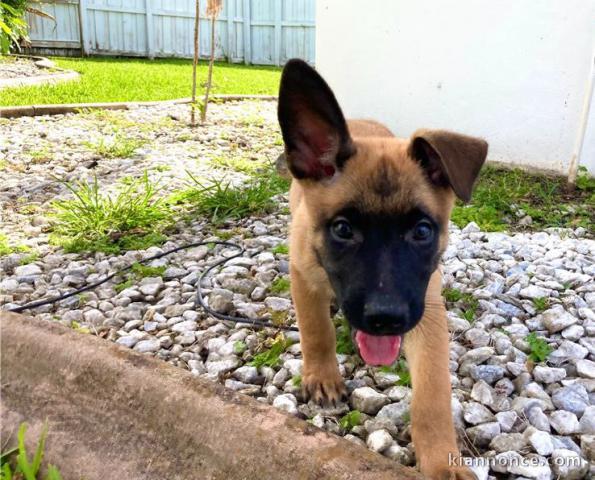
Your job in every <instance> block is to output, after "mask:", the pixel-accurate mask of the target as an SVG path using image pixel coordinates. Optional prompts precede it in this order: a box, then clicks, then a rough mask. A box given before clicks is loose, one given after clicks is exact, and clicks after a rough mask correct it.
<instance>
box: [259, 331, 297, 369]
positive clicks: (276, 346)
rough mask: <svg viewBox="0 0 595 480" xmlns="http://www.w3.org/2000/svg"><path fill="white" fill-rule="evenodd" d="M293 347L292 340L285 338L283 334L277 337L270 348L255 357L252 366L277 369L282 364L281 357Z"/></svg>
mask: <svg viewBox="0 0 595 480" xmlns="http://www.w3.org/2000/svg"><path fill="white" fill-rule="evenodd" d="M290 345H291V340H289V339H287V338H285V337H284V336H283V334H279V335H277V337H276V338H275V340H274V341H273V343H272V344H271V346H270V348H268V349H266V350H263V351H262V352H261V353H259V354H257V355H254V358H253V359H252V361H251V362H250V365H252V366H254V367H257V368H260V367H271V368H275V367H277V366H279V364H280V363H281V359H280V358H279V357H280V355H281V354H282V353H283V352H284V351H285V350H286V349H287V347H289V346H290Z"/></svg>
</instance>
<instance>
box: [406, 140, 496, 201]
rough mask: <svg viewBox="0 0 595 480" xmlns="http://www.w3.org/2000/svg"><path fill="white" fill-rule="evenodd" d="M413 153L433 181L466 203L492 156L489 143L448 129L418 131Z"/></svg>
mask: <svg viewBox="0 0 595 480" xmlns="http://www.w3.org/2000/svg"><path fill="white" fill-rule="evenodd" d="M409 154H410V156H412V157H413V158H415V159H416V160H418V161H419V162H420V163H421V166H422V167H423V168H424V170H425V171H426V173H427V175H428V178H429V179H430V181H431V182H432V183H433V184H434V185H436V186H448V185H450V187H451V188H452V189H453V190H454V192H455V194H456V195H457V197H459V198H460V199H461V200H463V201H464V202H465V203H466V202H468V201H469V200H471V192H472V191H473V185H474V183H475V180H476V179H477V175H478V174H479V170H480V169H481V166H482V165H483V164H484V162H485V159H486V156H487V154H488V144H487V142H486V141H485V140H483V139H481V138H476V137H469V136H467V135H461V134H459V133H453V132H447V131H445V130H417V131H416V132H415V133H414V134H413V137H412V138H411V144H410V147H409Z"/></svg>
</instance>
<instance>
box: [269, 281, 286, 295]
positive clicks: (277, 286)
mask: <svg viewBox="0 0 595 480" xmlns="http://www.w3.org/2000/svg"><path fill="white" fill-rule="evenodd" d="M289 287H290V284H289V278H287V277H277V278H275V280H274V281H273V283H271V286H270V288H269V291H270V292H271V293H274V294H280V293H287V292H289Z"/></svg>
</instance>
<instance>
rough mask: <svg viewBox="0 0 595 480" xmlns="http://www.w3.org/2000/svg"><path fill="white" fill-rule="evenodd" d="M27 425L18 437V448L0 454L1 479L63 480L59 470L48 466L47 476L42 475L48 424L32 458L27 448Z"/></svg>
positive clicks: (42, 432) (23, 426)
mask: <svg viewBox="0 0 595 480" xmlns="http://www.w3.org/2000/svg"><path fill="white" fill-rule="evenodd" d="M26 432H27V424H26V423H22V424H21V425H20V427H19V432H18V435H17V441H18V446H17V447H15V448H12V449H10V450H6V451H3V452H2V453H0V478H2V479H3V480H4V479H6V480H11V479H14V480H41V479H42V478H43V479H44V480H62V476H61V475H60V472H59V471H58V469H57V468H56V467H55V466H53V465H48V466H47V469H46V474H45V476H43V477H42V475H41V465H42V461H43V455H44V452H45V440H46V437H47V433H48V427H47V423H46V424H44V426H43V428H42V430H41V435H40V436H39V440H38V443H37V447H36V449H35V453H34V454H33V457H30V456H29V454H28V453H27V449H26V447H25V433H26Z"/></svg>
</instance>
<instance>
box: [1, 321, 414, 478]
mask: <svg viewBox="0 0 595 480" xmlns="http://www.w3.org/2000/svg"><path fill="white" fill-rule="evenodd" d="M0 329H1V333H2V335H1V342H2V344H1V347H2V349H1V355H2V357H1V363H2V390H3V392H2V403H1V409H0V410H1V412H0V414H1V419H2V425H1V429H2V430H1V433H2V438H9V436H10V434H11V433H14V432H15V431H16V429H17V428H18V423H19V422H21V421H24V420H26V421H27V422H28V424H29V425H30V428H29V433H30V436H29V439H30V440H31V441H32V440H33V439H34V438H35V437H36V436H37V435H38V434H39V431H40V428H41V425H42V424H43V421H44V420H45V419H47V420H48V424H49V436H48V440H47V447H46V455H45V460H46V461H47V462H49V463H52V464H54V465H57V466H58V467H59V468H60V470H61V472H62V475H63V477H64V478H86V479H88V480H93V479H97V480H99V479H102V480H103V479H106V478H126V479H130V480H136V479H138V480H140V479H146V480H152V479H160V480H161V479H164V478H168V479H190V478H200V479H213V480H219V479H221V480H223V479H226V480H235V479H238V480H239V479H257V478H258V479H281V478H283V479H296V480H297V479H317V480H318V479H354V480H355V479H357V480H367V479H370V480H371V479H379V480H384V479H386V480H388V479H395V478H403V479H411V480H414V479H417V480H419V479H421V478H422V477H421V476H420V475H419V474H418V473H417V472H415V471H414V470H412V469H410V468H407V467H403V466H401V465H399V464H397V463H395V462H393V461H391V460H389V459H387V458H385V457H382V456H381V455H378V454H375V453H373V452H371V451H369V450H367V449H365V448H362V447H359V446H357V445H354V444H352V443H350V442H348V441H346V440H344V439H342V438H339V437H336V436H334V435H331V434H328V433H326V432H323V431H322V430H319V429H317V428H315V427H313V426H312V425H309V424H308V423H306V422H304V421H302V420H299V419H297V418H295V417H291V416H288V415H285V414H283V413H282V412H280V411H278V410H276V409H274V408H272V407H270V406H268V405H263V404H262V403H259V402H257V401H255V400H254V399H252V398H250V397H247V396H243V395H240V394H237V393H235V392H231V391H228V390H226V389H225V388H223V387H222V386H221V385H217V384H213V383H210V382H207V381H202V380H201V379H197V378H195V377H193V376H192V375H191V374H190V373H189V372H187V371H185V370H182V369H181V368H177V367H173V366H171V365H169V364H167V363H165V362H163V361H160V360H157V359H155V358H152V357H149V356H146V355H141V354H138V353H136V352H133V351H131V350H128V349H125V348H123V347H120V346H118V345H116V344H113V343H111V342H106V341H103V340H101V339H99V338H97V337H93V336H91V335H84V334H77V333H75V332H73V331H72V330H70V329H67V328H65V327H63V326H62V325H60V324H58V323H52V322H45V321H40V320H36V319H33V318H29V317H24V316H21V315H15V314H10V313H0ZM12 437H13V438H12V439H11V444H12V443H14V435H12ZM31 446H32V445H31Z"/></svg>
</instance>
